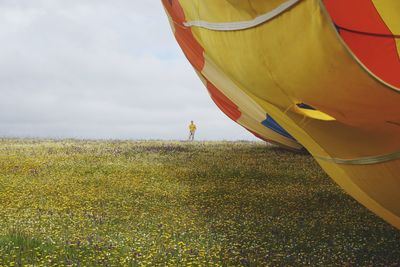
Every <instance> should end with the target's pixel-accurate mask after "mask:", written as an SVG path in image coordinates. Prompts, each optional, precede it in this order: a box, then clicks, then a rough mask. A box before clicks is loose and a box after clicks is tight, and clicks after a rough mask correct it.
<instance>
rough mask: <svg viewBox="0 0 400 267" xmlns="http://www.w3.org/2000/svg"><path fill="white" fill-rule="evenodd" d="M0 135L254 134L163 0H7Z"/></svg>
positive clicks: (0, 49)
mask: <svg viewBox="0 0 400 267" xmlns="http://www.w3.org/2000/svg"><path fill="white" fill-rule="evenodd" d="M0 38H1V40H3V42H1V44H0V57H1V59H2V60H1V61H0V90H1V91H0V92H1V98H0V135H1V136H29V137H34V136H37V137H60V138H63V137H77V138H135V139H150V138H151V139H154V138H156V139H181V138H185V137H186V132H187V129H186V128H187V124H188V122H189V121H190V120H192V119H193V120H195V122H197V124H198V126H199V132H198V135H199V137H200V138H202V139H251V140H253V139H254V138H253V137H252V135H251V134H249V133H247V132H246V131H245V130H244V129H242V128H241V127H240V126H238V125H236V124H235V123H234V122H231V121H230V120H229V119H228V118H227V117H226V116H225V115H223V114H222V113H221V112H220V111H219V110H218V109H217V107H216V106H215V105H214V104H213V103H212V101H211V99H210V97H209V96H208V94H207V91H206V90H205V88H203V85H202V84H201V82H200V81H199V79H198V78H197V76H196V75H195V73H194V71H193V70H192V68H191V66H190V64H189V63H188V62H187V60H186V59H185V58H184V56H183V54H182V52H181V51H180V50H179V47H178V46H177V44H176V42H175V40H174V39H173V36H172V34H171V31H170V28H169V25H168V21H167V18H166V16H165V14H164V11H163V8H162V6H161V3H160V2H159V1H128V0H121V1H117V2H115V1H114V2H111V1H106V0H102V1H101V0H96V1H93V0H79V1H77V0H70V1H61V0H38V1H30V0H29V1H28V0H19V1H14V0H5V1H4V0H3V1H0Z"/></svg>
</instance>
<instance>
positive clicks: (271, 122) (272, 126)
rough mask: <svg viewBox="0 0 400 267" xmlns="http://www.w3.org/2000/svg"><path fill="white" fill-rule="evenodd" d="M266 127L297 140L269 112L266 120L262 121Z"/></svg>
mask: <svg viewBox="0 0 400 267" xmlns="http://www.w3.org/2000/svg"><path fill="white" fill-rule="evenodd" d="M261 124H262V125H264V126H265V127H267V128H269V129H271V130H273V131H274V132H277V133H279V134H280V135H283V136H285V137H287V138H290V139H293V140H295V139H294V138H293V137H292V136H291V135H290V134H289V133H288V132H287V131H286V130H285V129H283V128H282V127H281V126H280V125H279V124H278V123H277V122H276V121H275V120H274V119H273V118H272V117H271V116H269V115H268V114H267V118H266V120H264V121H262V122H261Z"/></svg>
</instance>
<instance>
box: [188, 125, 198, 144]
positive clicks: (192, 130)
mask: <svg viewBox="0 0 400 267" xmlns="http://www.w3.org/2000/svg"><path fill="white" fill-rule="evenodd" d="M196 130H197V127H196V124H194V123H193V121H190V124H189V141H193V140H194V134H195V132H196Z"/></svg>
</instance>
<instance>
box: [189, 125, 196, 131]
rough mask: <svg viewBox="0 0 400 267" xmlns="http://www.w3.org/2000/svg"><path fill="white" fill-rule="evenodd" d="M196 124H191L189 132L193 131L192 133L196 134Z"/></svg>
mask: <svg viewBox="0 0 400 267" xmlns="http://www.w3.org/2000/svg"><path fill="white" fill-rule="evenodd" d="M196 129H197V128H196V124H194V123H191V124H189V130H190V131H191V132H195V131H196Z"/></svg>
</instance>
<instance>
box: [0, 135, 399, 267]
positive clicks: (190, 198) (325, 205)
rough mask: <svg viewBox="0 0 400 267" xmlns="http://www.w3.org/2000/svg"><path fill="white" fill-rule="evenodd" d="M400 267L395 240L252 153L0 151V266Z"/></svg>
mask: <svg viewBox="0 0 400 267" xmlns="http://www.w3.org/2000/svg"><path fill="white" fill-rule="evenodd" d="M277 265H279V266H282V265H284V266H298V265H314V266H315V265H320V266H331V265H341V266H343V265H347V266H354V265H364V266H365V265H382V266H390V265H392V266H398V265H400V231H398V230H396V229H394V228H393V227H391V226H390V225H388V224H387V223H385V222H384V221H382V220H381V219H379V218H377V217H376V216H375V215H374V214H372V213H371V212H369V211H368V210H366V209H365V208H364V207H362V206H361V205H359V204H358V203H357V202H355V201H354V200H353V199H351V198H350V197H349V196H347V195H346V194H345V193H344V192H343V191H342V190H341V189H340V188H339V187H338V186H336V185H335V184H334V183H333V182H332V181H331V180H330V179H329V178H328V177H327V176H326V175H325V174H324V172H323V171H322V170H321V169H320V168H319V166H318V165H317V164H316V163H315V161H314V160H313V159H312V157H310V156H309V155H307V154H298V153H297V154H296V153H292V152H287V151H284V150H281V149H278V148H274V147H271V146H267V145H265V144H263V143H255V142H194V143H186V142H158V141H143V142H133V141H79V140H14V139H3V140H0V266H277Z"/></svg>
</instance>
